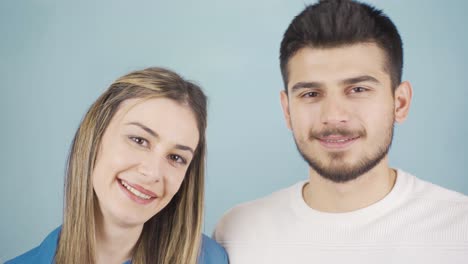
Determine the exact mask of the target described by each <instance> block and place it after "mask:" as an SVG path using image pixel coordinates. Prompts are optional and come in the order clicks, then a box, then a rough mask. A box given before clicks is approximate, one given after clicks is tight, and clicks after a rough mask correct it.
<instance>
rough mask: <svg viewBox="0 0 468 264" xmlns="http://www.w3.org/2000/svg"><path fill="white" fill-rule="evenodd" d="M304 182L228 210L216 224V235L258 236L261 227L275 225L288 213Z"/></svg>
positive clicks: (219, 239)
mask: <svg viewBox="0 0 468 264" xmlns="http://www.w3.org/2000/svg"><path fill="white" fill-rule="evenodd" d="M303 184H304V182H299V183H296V184H294V185H292V186H290V187H287V188H284V189H281V190H279V191H276V192H274V193H271V194H269V195H267V196H264V197H262V198H259V199H256V200H253V201H249V202H245V203H242V204H239V205H236V206H235V207H233V208H231V209H230V210H228V211H227V212H226V213H225V214H224V216H223V217H222V218H221V220H220V221H219V222H218V224H217V226H216V230H215V233H214V237H215V238H216V240H217V241H224V238H232V237H237V236H240V237H244V238H246V237H249V236H252V237H254V236H256V234H258V233H259V232H261V228H262V227H263V228H267V229H268V227H269V226H271V225H274V224H275V222H276V221H278V220H279V219H280V218H281V217H284V216H285V215H288V213H289V212H290V209H291V204H292V201H294V199H295V198H296V197H295V195H298V193H299V195H300V191H299V190H300V189H301V186H303Z"/></svg>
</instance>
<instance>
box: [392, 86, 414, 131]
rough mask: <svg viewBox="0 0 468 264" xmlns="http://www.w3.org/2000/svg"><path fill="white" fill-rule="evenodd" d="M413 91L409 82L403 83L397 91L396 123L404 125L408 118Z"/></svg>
mask: <svg viewBox="0 0 468 264" xmlns="http://www.w3.org/2000/svg"><path fill="white" fill-rule="evenodd" d="M412 97H413V89H412V88H411V84H410V83H409V82H408V81H404V82H402V83H401V84H400V85H399V86H398V87H397V88H396V90H395V97H394V98H395V121H396V122H397V123H402V122H403V121H405V120H406V118H407V117H408V113H409V109H410V105H411V98H412Z"/></svg>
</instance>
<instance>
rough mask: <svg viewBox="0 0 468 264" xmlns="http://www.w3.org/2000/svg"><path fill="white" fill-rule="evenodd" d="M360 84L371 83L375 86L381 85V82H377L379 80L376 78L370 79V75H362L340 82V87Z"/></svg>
mask: <svg viewBox="0 0 468 264" xmlns="http://www.w3.org/2000/svg"><path fill="white" fill-rule="evenodd" d="M361 82H371V83H375V84H381V82H379V80H377V79H376V78H374V77H372V76H370V75H362V76H358V77H353V78H349V79H344V80H342V81H341V84H342V85H351V84H356V83H361Z"/></svg>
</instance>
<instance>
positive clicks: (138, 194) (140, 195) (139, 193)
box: [120, 181, 151, 200]
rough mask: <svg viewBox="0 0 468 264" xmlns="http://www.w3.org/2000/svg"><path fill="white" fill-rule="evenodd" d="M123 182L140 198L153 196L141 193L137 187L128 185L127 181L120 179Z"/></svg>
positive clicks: (146, 198)
mask: <svg viewBox="0 0 468 264" xmlns="http://www.w3.org/2000/svg"><path fill="white" fill-rule="evenodd" d="M120 182H121V183H122V185H123V186H124V187H125V188H127V190H129V191H130V192H131V193H133V194H134V195H136V196H138V197H139V198H141V199H145V200H148V199H149V198H151V196H149V195H146V194H144V193H141V192H140V191H138V190H137V189H135V188H133V187H132V186H130V185H128V184H127V183H126V182H124V181H120Z"/></svg>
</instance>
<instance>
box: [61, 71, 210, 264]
mask: <svg viewBox="0 0 468 264" xmlns="http://www.w3.org/2000/svg"><path fill="white" fill-rule="evenodd" d="M134 98H140V99H143V100H145V99H150V98H168V99H171V100H174V101H176V102H178V103H180V104H182V105H186V106H188V107H189V108H190V109H191V110H192V111H193V113H194V114H195V117H196V119H197V125H198V130H199V131H198V132H199V142H198V145H197V148H196V150H195V153H194V157H193V159H192V162H191V163H190V165H189V167H188V170H187V173H186V175H185V178H184V180H183V182H182V184H181V187H180V189H179V191H178V192H177V193H176V194H175V196H174V197H173V199H172V200H171V201H170V202H169V204H168V205H167V206H166V207H165V208H163V209H162V210H161V211H160V212H158V213H157V214H156V215H155V216H153V217H152V218H151V219H149V220H148V221H147V222H146V223H145V224H144V226H143V230H142V233H141V235H140V238H139V239H138V241H137V243H136V245H135V247H134V249H133V252H132V263H133V264H142V263H161V264H169V263H171V264H172V263H174V264H176V263H177V264H180V263H184V264H185V263H188V264H192V263H193V264H195V263H196V262H197V258H198V254H199V249H200V246H201V229H202V217H203V197H204V173H205V153H206V143H205V130H206V122H207V111H206V96H205V95H204V93H203V92H202V90H201V89H200V87H198V86H197V85H195V84H193V83H192V82H189V81H186V80H184V79H182V78H181V77H180V76H179V75H177V74H176V73H174V72H172V71H169V70H167V69H163V68H148V69H145V70H141V71H136V72H132V73H130V74H128V75H125V76H123V77H121V78H120V79H118V80H116V81H115V82H114V83H113V84H112V85H111V86H110V87H109V88H108V89H107V90H106V91H105V92H104V93H103V94H102V95H101V96H100V97H99V98H98V99H97V100H96V102H94V104H93V105H92V106H91V107H90V109H89V110H88V112H87V113H86V115H85V117H84V118H83V120H82V122H81V124H80V126H79V128H78V130H77V132H76V134H75V137H74V139H73V143H72V146H71V149H70V153H69V157H68V162H67V170H66V179H65V191H64V192H65V201H64V213H63V225H62V230H61V233H60V237H59V242H58V247H57V251H56V255H55V262H56V263H57V264H70V263H77V264H81V263H89V264H93V263H95V262H96V261H95V256H96V252H95V249H96V241H95V235H96V219H95V210H99V209H98V203H97V197H96V195H95V193H94V190H93V185H92V173H93V169H94V167H95V162H96V157H97V154H98V150H99V146H100V144H101V140H102V136H103V135H104V132H105V130H106V128H107V127H108V125H109V123H110V121H111V119H112V117H113V116H114V115H115V113H116V112H117V111H118V110H119V106H120V105H121V103H122V102H123V101H125V100H128V99H134Z"/></svg>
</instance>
